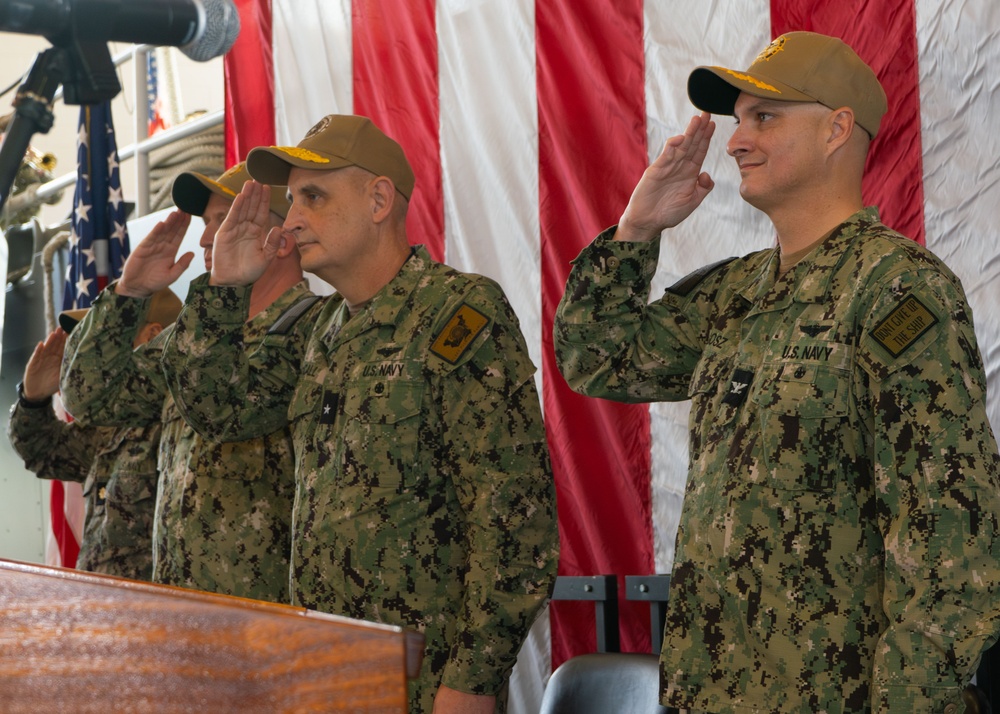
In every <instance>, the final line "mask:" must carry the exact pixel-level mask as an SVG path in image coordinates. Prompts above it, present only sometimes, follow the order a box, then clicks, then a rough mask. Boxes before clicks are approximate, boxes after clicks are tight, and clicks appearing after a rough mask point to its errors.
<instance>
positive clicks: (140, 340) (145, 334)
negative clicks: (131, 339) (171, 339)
mask: <svg viewBox="0 0 1000 714" xmlns="http://www.w3.org/2000/svg"><path fill="white" fill-rule="evenodd" d="M161 332H163V325H161V324H160V323H158V322H147V323H146V324H145V325H143V326H142V329H141V330H139V334H138V335H136V336H135V344H136V345H144V344H146V343H147V342H149V341H150V340H151V339H153V338H154V337H156V336H157V335H158V334H160V333H161Z"/></svg>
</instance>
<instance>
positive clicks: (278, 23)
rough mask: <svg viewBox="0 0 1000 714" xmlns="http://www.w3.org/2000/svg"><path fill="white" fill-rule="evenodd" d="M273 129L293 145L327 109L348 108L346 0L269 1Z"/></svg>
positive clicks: (348, 9)
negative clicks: (272, 71) (272, 60)
mask: <svg viewBox="0 0 1000 714" xmlns="http://www.w3.org/2000/svg"><path fill="white" fill-rule="evenodd" d="M271 16H272V18H273V19H272V27H271V35H272V38H273V45H272V47H273V53H274V55H273V56H274V117H275V125H274V130H275V134H276V143H277V144H278V145H284V146H294V145H295V144H297V143H299V141H300V140H301V139H302V137H303V136H305V134H306V132H307V131H309V129H310V128H311V127H312V126H313V125H314V124H315V123H316V122H317V121H319V120H320V119H322V118H323V117H325V116H326V115H327V114H351V113H353V111H354V109H353V108H354V96H353V77H352V74H351V67H352V59H351V53H352V43H351V0H273V2H272V6H271Z"/></svg>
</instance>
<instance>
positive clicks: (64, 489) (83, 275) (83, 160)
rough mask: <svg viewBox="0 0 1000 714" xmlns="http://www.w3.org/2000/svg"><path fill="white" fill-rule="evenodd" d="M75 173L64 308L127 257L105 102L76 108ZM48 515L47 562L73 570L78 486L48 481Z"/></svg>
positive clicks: (81, 303)
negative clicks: (50, 529)
mask: <svg viewBox="0 0 1000 714" xmlns="http://www.w3.org/2000/svg"><path fill="white" fill-rule="evenodd" d="M76 171H77V173H76V191H75V193H74V195H73V211H72V216H71V221H70V223H71V227H70V249H69V257H68V260H67V268H66V285H65V287H64V289H63V309H64V310H72V309H75V308H83V307H90V304H91V303H92V302H93V301H94V299H95V298H96V297H97V294H98V293H99V292H100V291H101V290H102V289H103V288H104V287H105V286H106V285H107V284H108V281H109V279H110V278H118V277H120V276H121V273H122V266H123V265H124V263H125V258H127V257H128V253H129V242H128V229H127V228H126V225H125V201H124V199H123V198H122V186H121V178H120V176H119V172H118V148H117V146H116V144H115V130H114V125H113V123H112V121H111V104H110V103H109V102H104V103H103V104H98V105H94V106H82V107H80V126H79V131H78V134H77V170H76ZM49 515H50V518H51V527H52V533H51V536H52V540H54V543H52V542H51V541H50V546H49V548H48V549H47V550H48V555H47V557H46V562H48V563H49V564H52V565H60V566H62V567H65V568H72V567H74V566H75V565H76V558H77V555H78V554H79V552H80V543H79V534H82V532H83V517H84V508H83V496H82V493H81V490H80V487H79V484H75V483H67V484H64V483H63V482H61V481H53V482H52V490H51V492H50V494H49Z"/></svg>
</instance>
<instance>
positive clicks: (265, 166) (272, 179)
mask: <svg viewBox="0 0 1000 714" xmlns="http://www.w3.org/2000/svg"><path fill="white" fill-rule="evenodd" d="M347 166H358V167H360V168H362V169H365V170H366V171H371V172H372V173H373V174H375V175H376V176H386V177H388V178H389V179H390V180H391V181H392V183H393V184H394V185H395V187H396V190H397V191H399V192H400V193H401V194H403V195H404V196H405V197H406V198H407V199H409V198H410V196H411V195H412V193H413V183H414V178H413V169H411V168H410V162H409V161H407V160H406V154H404V153H403V148H402V147H401V146H400V145H399V144H397V143H396V142H395V141H393V140H392V139H390V138H389V137H388V136H386V135H385V134H383V133H382V130H381V129H379V128H378V127H377V126H375V125H374V124H373V123H372V121H371V119H369V118H367V117H361V116H356V115H353V114H330V115H328V116H325V117H323V118H322V119H320V120H319V123H318V124H316V126H314V127H313V128H312V129H310V130H309V132H308V133H307V134H306V136H305V138H304V139H303V140H302V141H300V142H299V144H298V146H269V147H264V146H259V147H257V148H256V149H254V150H253V151H251V152H250V154H249V156H247V168H249V169H250V175H251V176H253V177H254V179H256V180H257V181H260V182H262V183H267V184H279V185H285V184H287V183H288V174H289V172H290V171H291V170H292V167H296V168H300V169H311V170H314V171H331V170H333V169H342V168H345V167H347Z"/></svg>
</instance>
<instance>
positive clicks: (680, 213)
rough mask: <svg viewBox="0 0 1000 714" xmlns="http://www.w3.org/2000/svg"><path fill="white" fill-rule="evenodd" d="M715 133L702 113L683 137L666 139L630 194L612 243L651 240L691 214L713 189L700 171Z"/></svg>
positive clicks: (708, 117) (689, 124)
mask: <svg viewBox="0 0 1000 714" xmlns="http://www.w3.org/2000/svg"><path fill="white" fill-rule="evenodd" d="M714 133H715V122H713V121H712V120H711V117H710V115H709V114H708V113H702V114H701V115H699V116H694V117H692V118H691V121H690V122H689V123H688V126H687V129H686V130H685V131H684V133H683V134H681V135H678V136H674V137H671V138H669V139H667V142H666V144H664V146H663V151H662V152H660V155H659V156H657V157H656V159H655V160H654V161H653V163H652V164H650V165H649V166H648V167H647V168H646V170H645V171H644V172H643V174H642V178H641V179H639V183H638V184H637V185H636V187H635V190H634V191H632V197H631V198H630V199H629V202H628V206H626V207H625V212H624V213H623V214H622V217H621V220H620V221H619V222H618V231H617V233H616V234H615V240H626V241H648V240H652V239H653V238H655V237H656V236H658V235H659V234H660V232H661V231H662V230H664V229H665V228H672V227H673V226H676V225H677V224H678V223H680V222H681V221H683V220H684V219H685V218H687V217H688V216H689V215H691V212H692V211H694V209H696V208H697V207H698V206H699V205H700V204H701V202H702V201H703V200H704V199H705V196H707V195H708V194H709V192H710V191H711V190H712V188H714V186H715V182H714V181H712V177H711V176H709V175H708V173H706V172H703V171H702V170H701V167H702V164H703V163H704V162H705V156H706V154H707V153H708V147H709V144H710V143H711V141H712V134H714Z"/></svg>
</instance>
